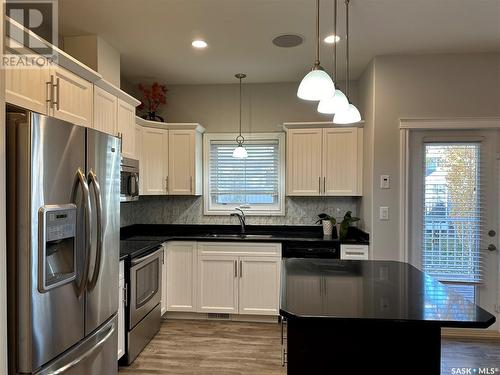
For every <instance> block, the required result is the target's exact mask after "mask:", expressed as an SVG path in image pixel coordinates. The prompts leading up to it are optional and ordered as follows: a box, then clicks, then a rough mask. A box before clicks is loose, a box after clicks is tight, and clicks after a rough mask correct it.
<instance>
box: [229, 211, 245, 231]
mask: <svg viewBox="0 0 500 375" xmlns="http://www.w3.org/2000/svg"><path fill="white" fill-rule="evenodd" d="M235 210H236V211H240V212H233V213H232V214H231V216H236V217H238V220H239V221H240V225H241V234H245V225H246V223H245V213H244V212H243V210H242V209H241V208H238V207H236V208H235Z"/></svg>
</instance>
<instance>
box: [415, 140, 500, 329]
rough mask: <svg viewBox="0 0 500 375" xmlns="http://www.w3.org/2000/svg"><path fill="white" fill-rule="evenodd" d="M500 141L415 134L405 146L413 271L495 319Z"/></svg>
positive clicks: (497, 284)
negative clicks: (459, 294)
mask: <svg viewBox="0 0 500 375" xmlns="http://www.w3.org/2000/svg"><path fill="white" fill-rule="evenodd" d="M499 134H500V132H499V131H497V130H484V131H472V130H470V131H469V130H467V131H465V130H464V131H414V132H413V133H412V136H411V142H410V155H411V160H410V168H409V170H410V171H412V172H410V173H411V175H410V176H409V178H410V186H411V187H412V188H411V191H410V211H409V212H411V215H410V228H411V230H410V253H409V260H410V262H411V263H412V264H414V265H415V266H417V267H418V268H420V269H422V270H423V271H425V272H427V273H428V274H430V275H432V276H433V277H435V278H436V279H438V280H439V281H441V282H443V283H445V284H447V285H448V286H449V287H451V288H453V289H455V291H456V292H458V293H461V294H462V295H463V296H464V297H466V298H468V299H470V300H472V301H475V302H476V303H477V304H479V305H480V306H481V307H483V308H484V309H486V310H488V311H489V312H491V313H492V314H496V315H497V323H496V324H495V325H494V326H492V327H491V328H492V329H496V330H498V329H499V327H500V325H499V323H498V310H499V303H500V296H499V289H500V288H499V282H500V280H499V264H500V263H499V252H498V250H497V248H498V246H499V243H498V234H497V233H498V231H499V227H498V212H499V199H498V198H499V193H500V190H499V183H498V182H499V165H500V163H499V161H498V159H499V155H500V153H499V144H500V142H499V141H498V140H499Z"/></svg>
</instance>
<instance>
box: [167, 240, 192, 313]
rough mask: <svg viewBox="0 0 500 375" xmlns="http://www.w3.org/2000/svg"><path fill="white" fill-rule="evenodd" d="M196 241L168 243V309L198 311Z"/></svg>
mask: <svg viewBox="0 0 500 375" xmlns="http://www.w3.org/2000/svg"><path fill="white" fill-rule="evenodd" d="M197 258H198V257H197V252H196V242H187V241H186V242H182V241H172V242H168V243H167V258H166V262H167V279H166V282H167V285H166V289H167V295H166V299H167V311H196V280H197Z"/></svg>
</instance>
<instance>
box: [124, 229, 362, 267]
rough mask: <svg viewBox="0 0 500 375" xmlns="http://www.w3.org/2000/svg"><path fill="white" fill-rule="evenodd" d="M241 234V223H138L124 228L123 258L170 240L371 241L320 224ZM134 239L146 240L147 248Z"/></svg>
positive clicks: (354, 232) (353, 231) (352, 231)
mask: <svg viewBox="0 0 500 375" xmlns="http://www.w3.org/2000/svg"><path fill="white" fill-rule="evenodd" d="M245 233H246V234H245V235H240V226H239V225H203V224H202V225H184V224H136V225H131V226H127V227H123V228H121V231H120V238H121V241H120V260H123V259H126V258H129V257H132V258H133V257H136V256H139V255H140V254H143V253H145V252H147V251H148V250H150V249H151V248H152V247H155V246H157V245H159V244H161V243H163V242H166V241H254V242H281V243H284V242H308V243H313V242H314V243H321V244H324V245H328V244H333V243H335V244H338V243H339V242H341V243H346V244H365V245H368V244H369V236H368V234H367V233H365V232H363V231H361V230H359V229H358V228H355V227H353V228H350V230H349V232H348V236H347V239H345V240H343V241H340V240H339V239H338V238H336V236H333V237H325V236H323V230H322V227H321V226H320V225H314V226H303V225H247V226H246V232H245ZM134 242H139V243H143V246H144V247H143V248H142V247H141V245H139V244H134Z"/></svg>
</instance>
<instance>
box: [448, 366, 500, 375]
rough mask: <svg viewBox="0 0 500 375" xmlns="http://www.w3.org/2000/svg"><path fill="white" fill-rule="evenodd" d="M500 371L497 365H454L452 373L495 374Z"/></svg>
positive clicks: (463, 374)
mask: <svg viewBox="0 0 500 375" xmlns="http://www.w3.org/2000/svg"><path fill="white" fill-rule="evenodd" d="M498 373H500V371H499V369H498V368H497V367H453V368H452V369H451V374H452V375H494V374H498Z"/></svg>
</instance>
